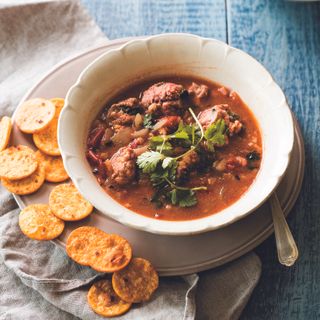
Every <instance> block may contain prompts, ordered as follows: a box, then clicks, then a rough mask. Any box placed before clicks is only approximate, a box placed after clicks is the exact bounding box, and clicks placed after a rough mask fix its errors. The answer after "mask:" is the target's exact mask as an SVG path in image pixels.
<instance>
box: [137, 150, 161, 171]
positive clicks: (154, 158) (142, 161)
mask: <svg viewBox="0 0 320 320" xmlns="http://www.w3.org/2000/svg"><path fill="white" fill-rule="evenodd" d="M164 158H165V156H164V155H163V154H161V153H159V152H156V151H146V152H144V153H143V154H141V155H140V156H139V157H138V159H137V164H138V166H139V168H140V169H142V172H143V173H151V172H153V171H155V170H156V168H157V165H158V163H159V162H160V161H161V160H163V159H164Z"/></svg>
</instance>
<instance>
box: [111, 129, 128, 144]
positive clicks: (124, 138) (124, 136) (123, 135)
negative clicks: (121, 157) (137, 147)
mask: <svg viewBox="0 0 320 320" xmlns="http://www.w3.org/2000/svg"><path fill="white" fill-rule="evenodd" d="M131 133H132V129H131V128H129V127H125V128H123V129H120V130H119V131H118V132H117V133H116V134H114V136H113V137H112V138H111V141H112V142H113V143H114V144H115V145H116V146H119V147H123V146H125V145H127V144H128V143H129V142H130V141H131V140H132V135H131Z"/></svg>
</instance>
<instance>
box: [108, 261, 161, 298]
mask: <svg viewBox="0 0 320 320" xmlns="http://www.w3.org/2000/svg"><path fill="white" fill-rule="evenodd" d="M158 285H159V277H158V274H157V272H156V271H155V269H154V267H153V266H152V265H151V263H150V262H149V261H148V260H145V259H142V258H133V259H132V260H131V262H130V263H129V265H128V266H127V267H126V268H124V269H122V270H120V271H117V272H115V273H114V274H113V276H112V286H113V289H114V291H115V292H116V293H117V295H118V296H119V297H120V298H121V299H122V300H124V301H127V302H135V303H138V302H143V301H147V300H149V299H150V297H151V295H152V294H153V292H154V291H155V290H156V289H157V288H158Z"/></svg>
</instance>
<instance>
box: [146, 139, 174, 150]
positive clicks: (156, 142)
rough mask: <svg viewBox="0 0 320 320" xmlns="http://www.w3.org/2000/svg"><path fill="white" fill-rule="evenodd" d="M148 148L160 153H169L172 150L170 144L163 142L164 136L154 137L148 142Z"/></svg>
mask: <svg viewBox="0 0 320 320" xmlns="http://www.w3.org/2000/svg"><path fill="white" fill-rule="evenodd" d="M149 142H150V148H151V149H152V150H154V151H158V152H160V153H166V154H167V153H169V151H171V150H172V149H173V147H172V145H171V143H170V142H169V141H166V140H165V136H154V137H151V138H150V140H149Z"/></svg>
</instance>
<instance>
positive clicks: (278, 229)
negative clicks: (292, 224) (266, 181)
mask: <svg viewBox="0 0 320 320" xmlns="http://www.w3.org/2000/svg"><path fill="white" fill-rule="evenodd" d="M270 204H271V211H272V218H273V225H274V233H275V237H276V245H277V251H278V259H279V262H280V263H281V264H283V265H285V266H287V267H291V266H292V265H293V264H294V263H295V262H296V260H297V259H298V256H299V252H298V248H297V245H296V243H295V241H294V239H293V236H292V233H291V231H290V229H289V226H288V224H287V221H286V218H285V216H284V213H283V211H282V209H281V206H280V202H279V199H278V197H277V195H276V193H275V192H274V193H273V194H272V196H271V197H270Z"/></svg>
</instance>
